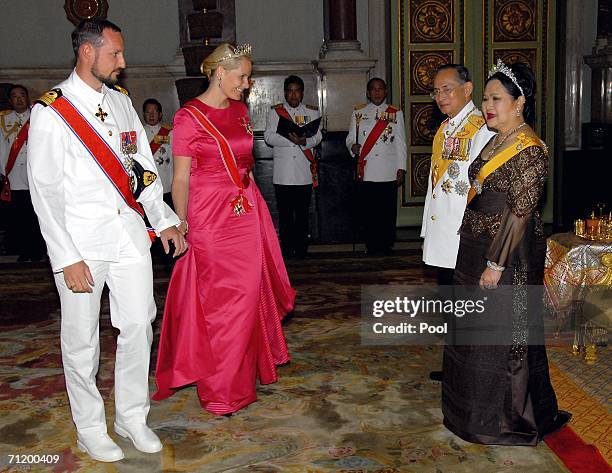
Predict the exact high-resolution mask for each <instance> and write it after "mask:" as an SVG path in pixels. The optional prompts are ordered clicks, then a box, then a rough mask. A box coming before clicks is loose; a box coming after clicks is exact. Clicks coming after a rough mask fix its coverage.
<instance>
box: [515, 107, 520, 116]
mask: <svg viewBox="0 0 612 473" xmlns="http://www.w3.org/2000/svg"><path fill="white" fill-rule="evenodd" d="M516 116H517V117H520V116H521V109H520V108H517V109H516Z"/></svg>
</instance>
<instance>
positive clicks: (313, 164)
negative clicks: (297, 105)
mask: <svg viewBox="0 0 612 473" xmlns="http://www.w3.org/2000/svg"><path fill="white" fill-rule="evenodd" d="M275 110H276V113H277V114H278V115H279V116H280V117H283V118H286V119H287V120H291V121H293V118H291V115H289V112H288V111H287V109H285V107H283V106H282V105H280V106H278V107H275ZM300 149H301V150H302V153H304V156H306V159H307V160H308V162H309V163H310V173H311V174H312V187H317V186H318V185H319V171H318V169H319V168H318V165H317V160H316V159H315V157H314V154H313V153H312V151H311V150H309V149H304V148H302V147H301V146H300Z"/></svg>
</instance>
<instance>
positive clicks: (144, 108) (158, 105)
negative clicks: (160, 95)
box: [142, 99, 162, 113]
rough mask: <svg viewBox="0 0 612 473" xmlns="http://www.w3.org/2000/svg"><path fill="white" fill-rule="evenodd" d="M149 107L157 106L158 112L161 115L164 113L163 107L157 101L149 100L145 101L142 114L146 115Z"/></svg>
mask: <svg viewBox="0 0 612 473" xmlns="http://www.w3.org/2000/svg"><path fill="white" fill-rule="evenodd" d="M147 105H155V106H156V107H157V111H158V112H159V113H162V105H161V103H159V102H158V101H157V100H155V99H147V100H145V101H144V103H143V104H142V113H145V112H146V111H147Z"/></svg>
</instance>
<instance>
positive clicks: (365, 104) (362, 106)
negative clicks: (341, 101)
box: [353, 103, 368, 110]
mask: <svg viewBox="0 0 612 473" xmlns="http://www.w3.org/2000/svg"><path fill="white" fill-rule="evenodd" d="M367 106H368V104H367V103H360V104H358V105H355V106H354V107H353V110H361V109H362V108H364V107H367Z"/></svg>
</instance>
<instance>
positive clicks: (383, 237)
mask: <svg viewBox="0 0 612 473" xmlns="http://www.w3.org/2000/svg"><path fill="white" fill-rule="evenodd" d="M367 97H368V99H369V100H370V102H369V103H367V104H361V105H356V106H355V107H354V110H353V113H352V115H351V124H350V126H349V132H348V135H347V137H346V147H347V148H348V150H349V152H350V153H351V156H354V157H358V163H357V168H358V170H357V181H358V184H357V186H358V192H359V206H360V214H361V218H362V227H363V230H364V234H365V235H364V236H365V243H366V248H367V252H368V254H369V255H377V254H390V253H391V250H392V247H393V243H394V242H395V227H396V219H397V188H398V187H399V186H400V185H401V184H402V182H403V181H404V177H405V175H406V134H405V130H404V114H403V113H402V112H401V110H400V109H399V108H398V107H396V106H394V105H389V104H387V84H386V83H385V81H384V80H382V79H379V78H378V77H375V78H373V79H370V80H369V81H368V84H367Z"/></svg>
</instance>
